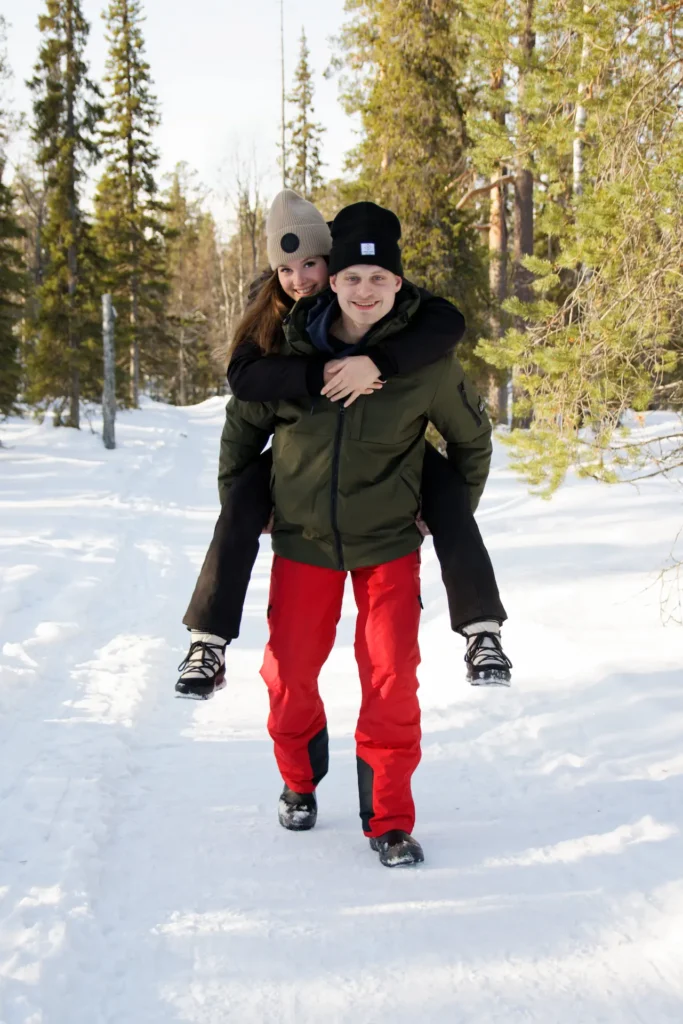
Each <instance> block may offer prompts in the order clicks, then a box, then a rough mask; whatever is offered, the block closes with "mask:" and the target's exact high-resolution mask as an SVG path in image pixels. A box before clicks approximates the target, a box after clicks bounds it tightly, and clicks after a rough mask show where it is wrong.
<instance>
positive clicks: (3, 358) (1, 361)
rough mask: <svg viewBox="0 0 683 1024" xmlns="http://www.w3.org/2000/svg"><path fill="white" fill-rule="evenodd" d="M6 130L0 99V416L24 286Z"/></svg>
mask: <svg viewBox="0 0 683 1024" xmlns="http://www.w3.org/2000/svg"><path fill="white" fill-rule="evenodd" d="M4 29H5V24H4V19H3V18H2V16H0V85H1V84H2V83H3V82H5V81H6V80H7V79H8V78H9V68H8V65H7V57H6V53H5V49H4V41H5V33H4ZM8 131H9V114H8V112H7V111H6V110H5V109H4V108H3V105H2V99H0V416H6V415H8V414H9V413H10V412H12V411H13V409H14V408H15V401H16V398H17V395H18V393H19V382H20V377H21V369H20V365H19V336H18V332H17V321H18V319H19V317H20V315H21V313H22V309H23V306H22V297H23V293H24V289H25V283H26V282H25V275H24V272H23V261H22V254H21V249H20V246H19V241H20V239H21V238H22V236H23V231H22V228H21V225H20V223H19V220H18V217H17V213H16V209H15V205H14V197H13V195H12V192H11V190H10V189H9V187H8V186H7V184H6V182H5V181H4V176H5V168H6V159H5V148H6V144H7V137H8Z"/></svg>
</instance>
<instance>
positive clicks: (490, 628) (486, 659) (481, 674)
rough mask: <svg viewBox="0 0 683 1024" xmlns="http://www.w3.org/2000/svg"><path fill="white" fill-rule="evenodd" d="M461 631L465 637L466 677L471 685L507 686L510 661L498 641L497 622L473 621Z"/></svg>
mask: <svg viewBox="0 0 683 1024" xmlns="http://www.w3.org/2000/svg"><path fill="white" fill-rule="evenodd" d="M462 632H463V633H464V634H465V636H466V637H467V653H466V654H465V664H466V665H467V678H468V679H469V681H470V683H471V684H472V686H509V685H510V669H511V668H512V662H511V661H510V659H509V658H508V656H507V655H506V654H505V652H504V650H503V645H502V644H501V642H500V625H499V624H498V623H497V622H473V623H472V624H471V625H469V626H465V627H464V628H463V630H462Z"/></svg>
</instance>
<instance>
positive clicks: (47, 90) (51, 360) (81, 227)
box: [27, 0, 102, 427]
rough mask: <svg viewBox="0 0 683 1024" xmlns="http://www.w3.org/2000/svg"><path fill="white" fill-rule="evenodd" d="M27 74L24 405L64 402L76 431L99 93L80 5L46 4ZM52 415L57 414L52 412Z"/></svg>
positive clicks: (87, 335) (88, 362)
mask: <svg viewBox="0 0 683 1024" xmlns="http://www.w3.org/2000/svg"><path fill="white" fill-rule="evenodd" d="M38 24H39V28H40V31H41V33H42V43H41V47H40V53H39V57H38V62H37V64H36V67H35V73H34V77H33V78H32V79H31V81H30V82H29V86H30V88H31V90H32V91H33V96H34V99H33V126H32V131H33V137H34V139H35V142H36V144H37V146H38V154H37V162H38V165H39V166H40V167H41V168H42V169H43V171H44V172H45V177H46V187H47V218H46V223H45V226H44V229H43V236H42V245H43V246H44V249H45V253H46V255H47V260H46V266H45V268H44V273H43V278H42V281H41V284H40V287H39V289H38V306H37V309H36V319H35V337H34V339H33V342H32V344H31V346H30V347H29V349H28V352H27V375H28V378H29V385H28V389H27V397H28V399H29V401H33V402H43V401H50V400H58V401H61V403H62V407H63V406H64V405H65V404H66V403H67V401H68V407H69V411H68V415H67V417H66V419H65V422H66V423H68V425H70V426H73V427H78V426H79V419H80V413H79V401H80V397H81V377H82V376H83V375H85V377H86V378H88V379H92V378H93V375H94V366H93V362H92V354H93V351H95V350H96V345H95V343H94V338H93V324H92V319H91V316H90V311H91V309H92V307H93V304H94V303H95V298H94V295H93V293H92V290H91V288H92V284H93V277H92V274H91V270H92V266H93V264H92V239H91V237H90V233H89V229H88V225H87V223H86V220H85V218H84V216H83V212H82V205H81V200H82V187H83V179H84V174H85V166H86V165H87V163H88V162H89V161H92V160H93V159H94V158H95V157H96V156H97V152H98V151H97V143H96V141H95V133H96V128H97V123H98V121H99V118H100V117H101V114H102V108H101V106H100V104H99V99H98V97H99V90H98V88H97V86H96V85H95V84H94V83H92V82H91V81H90V80H89V79H88V77H87V70H88V69H87V65H86V63H85V59H84V52H85V46H86V41H87V37H88V31H89V27H88V23H87V22H86V20H85V18H84V17H83V13H82V10H81V4H80V0H46V12H45V13H44V14H42V15H41V16H40V18H39V21H38ZM57 416H58V418H61V412H60V410H59V409H58V410H57Z"/></svg>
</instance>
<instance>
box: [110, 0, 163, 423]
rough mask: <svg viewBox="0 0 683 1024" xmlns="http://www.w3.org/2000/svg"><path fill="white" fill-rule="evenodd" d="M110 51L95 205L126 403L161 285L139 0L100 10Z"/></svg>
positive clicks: (154, 328)
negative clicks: (101, 167)
mask: <svg viewBox="0 0 683 1024" xmlns="http://www.w3.org/2000/svg"><path fill="white" fill-rule="evenodd" d="M104 17H105V19H106V26H107V39H108V42H109V54H108V59H107V65H106V75H105V83H106V85H107V87H108V95H107V105H106V120H105V123H104V126H103V130H102V153H103V156H104V158H105V160H106V169H105V172H104V175H103V177H102V179H101V180H100V183H99V186H98V190H97V196H96V201H95V206H96V232H97V241H98V246H99V250H100V252H101V254H102V256H103V257H104V259H105V261H106V271H105V279H104V281H103V290H105V291H109V292H111V293H112V295H113V298H114V305H115V308H116V310H117V321H116V337H117V352H118V353H119V356H120V357H121V361H122V363H124V365H125V370H126V376H127V381H126V383H127V398H128V402H129V404H131V405H133V406H136V405H137V404H138V395H139V389H140V375H141V372H142V373H144V372H147V371H148V370H150V369H151V367H152V364H154V362H155V361H156V357H155V355H154V353H153V351H152V349H153V347H154V345H155V344H156V342H157V340H158V339H159V335H160V329H161V328H160V323H161V315H162V308H163V297H164V293H165V290H166V282H165V279H164V263H163V260H164V252H163V229H162V222H161V219H160V214H161V205H160V202H159V199H158V195H157V192H158V189H157V182H156V178H155V174H156V170H157V167H158V162H159V156H158V153H157V151H156V149H155V147H154V144H153V141H152V139H153V133H154V129H155V128H156V127H157V126H158V124H159V115H158V110H157V102H156V97H155V96H154V95H153V93H152V82H151V75H150V68H149V64H148V63H147V61H146V59H145V45H144V39H143V36H142V21H143V15H142V8H141V3H140V0H111V3H110V4H109V7H108V9H107V11H106V12H105V15H104Z"/></svg>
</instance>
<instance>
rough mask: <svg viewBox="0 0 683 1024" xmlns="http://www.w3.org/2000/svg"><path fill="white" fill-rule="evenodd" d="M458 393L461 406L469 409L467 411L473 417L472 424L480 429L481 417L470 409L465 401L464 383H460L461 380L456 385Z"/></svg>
mask: <svg viewBox="0 0 683 1024" xmlns="http://www.w3.org/2000/svg"><path fill="white" fill-rule="evenodd" d="M458 391H459V392H460V397H461V398H462V400H463V404H464V406H465V408H466V409H469V411H470V412H471V413H472V416H473V417H474V422H475V423H476V424H477V426H478V427H480V426H481V416H480V415H479V413H478V412H477V411H476V409H473V408H472V406H471V405H470V403H469V401H468V400H467V393H466V392H465V382H464V381H462V380H461V381H460V383H459V384H458Z"/></svg>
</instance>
